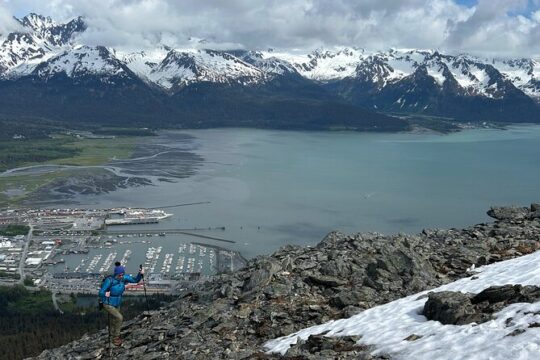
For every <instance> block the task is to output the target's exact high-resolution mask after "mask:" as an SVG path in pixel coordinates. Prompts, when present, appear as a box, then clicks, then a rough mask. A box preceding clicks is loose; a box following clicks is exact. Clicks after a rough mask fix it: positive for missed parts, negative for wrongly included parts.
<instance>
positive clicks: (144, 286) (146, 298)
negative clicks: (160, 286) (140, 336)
mask: <svg viewBox="0 0 540 360" xmlns="http://www.w3.org/2000/svg"><path fill="white" fill-rule="evenodd" d="M139 271H142V264H140V265H139ZM141 277H142V279H143V289H144V299H145V300H146V311H147V312H148V314H150V307H149V306H148V297H147V296H146V280H145V279H144V274H141Z"/></svg>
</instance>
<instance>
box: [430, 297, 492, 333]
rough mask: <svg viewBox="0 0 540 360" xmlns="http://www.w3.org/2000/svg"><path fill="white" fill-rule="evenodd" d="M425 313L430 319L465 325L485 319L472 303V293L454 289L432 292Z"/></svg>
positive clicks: (447, 323) (448, 323) (446, 323)
mask: <svg viewBox="0 0 540 360" xmlns="http://www.w3.org/2000/svg"><path fill="white" fill-rule="evenodd" d="M423 315H424V316H425V317H426V318H427V319H428V320H436V321H439V322H440V323H442V324H445V325H450V324H451V325H463V324H469V323H472V322H481V321H482V320H484V317H483V316H482V315H480V314H478V313H477V312H476V309H475V308H474V306H473V304H472V303H471V295H468V294H463V293H460V292H454V291H441V292H437V293H430V294H429V296H428V300H427V301H426V304H425V305H424V311H423Z"/></svg>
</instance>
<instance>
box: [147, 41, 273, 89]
mask: <svg viewBox="0 0 540 360" xmlns="http://www.w3.org/2000/svg"><path fill="white" fill-rule="evenodd" d="M147 77H148V79H149V80H150V81H152V82H154V83H156V84H158V85H159V86H161V87H163V88H165V89H171V88H173V87H181V86H185V85H187V84H190V83H192V82H214V83H228V84H232V83H237V84H241V85H247V84H253V83H257V82H261V81H263V80H264V79H265V74H264V72H263V71H261V70H260V69H258V68H256V67H255V66H253V65H250V64H248V63H247V62H245V61H243V60H240V59H239V58H237V57H235V56H233V55H231V54H229V53H227V52H224V51H214V50H194V49H187V50H171V51H170V52H169V53H168V54H167V56H166V57H165V59H163V61H161V63H160V64H159V65H158V66H156V67H155V68H153V69H152V71H151V72H150V73H149V74H148V76H147Z"/></svg>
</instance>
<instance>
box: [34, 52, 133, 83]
mask: <svg viewBox="0 0 540 360" xmlns="http://www.w3.org/2000/svg"><path fill="white" fill-rule="evenodd" d="M31 75H33V76H35V77H37V78H39V79H43V80H49V79H50V78H52V77H54V76H59V75H65V76H67V77H69V78H80V77H85V76H86V77H87V76H99V77H100V78H101V79H102V81H103V82H106V81H110V80H111V79H113V78H122V77H130V76H131V75H132V74H131V71H130V70H129V69H128V67H127V66H126V65H125V64H124V63H123V62H121V61H120V60H118V59H117V58H116V57H115V56H114V55H113V54H112V53H111V52H110V51H109V50H108V49H107V48H105V47H103V46H97V47H90V46H79V47H75V48H73V49H69V50H67V51H65V52H63V53H61V54H59V55H56V56H54V57H52V58H50V59H48V60H47V61H45V62H42V63H40V64H39V65H38V66H37V67H36V68H35V69H34V71H33V72H32V73H31Z"/></svg>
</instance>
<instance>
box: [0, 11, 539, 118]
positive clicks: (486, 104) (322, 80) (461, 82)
mask: <svg viewBox="0 0 540 360" xmlns="http://www.w3.org/2000/svg"><path fill="white" fill-rule="evenodd" d="M18 22H19V24H20V27H21V30H20V31H18V32H13V33H10V34H4V35H2V36H0V84H1V83H5V84H8V85H10V86H11V85H13V84H14V83H17V82H20V83H23V84H26V83H27V80H28V79H32V84H33V86H38V84H40V83H41V84H50V82H51V81H54V80H55V79H56V78H58V77H59V76H60V75H61V74H65V79H69V81H71V82H72V84H78V86H84V84H86V83H87V81H83V82H81V81H79V80H80V78H81V77H85V78H88V77H93V81H92V84H98V83H101V84H102V85H103V86H107V85H111V84H113V83H114V84H115V86H117V87H118V86H119V84H122V82H120V83H119V82H118V79H121V78H123V79H133V80H136V81H138V85H137V86H140V84H143V86H146V87H148V89H146V90H145V91H151V92H152V93H154V94H155V96H156V97H157V98H159V97H162V96H165V97H168V96H171V95H175V94H178V93H180V92H185V90H186V89H189V88H193V87H194V86H195V87H198V86H199V85H201V86H203V88H204V89H205V90H204V91H206V92H208V91H211V87H212V86H217V87H220V88H224V87H225V88H226V87H228V88H236V89H238V88H244V89H248V91H246V92H244V93H242V94H243V95H241V96H245V95H246V94H248V93H250V92H251V94H254V93H253V91H254V90H253V89H256V91H262V93H261V96H263V97H269V96H270V97H273V98H275V96H276V95H278V97H281V98H291V97H293V98H303V99H317V101H323V100H324V101H331V102H335V101H337V102H341V103H348V104H350V105H352V106H355V107H362V108H366V109H371V110H372V111H386V112H397V113H406V114H407V113H413V114H425V115H436V116H445V117H450V118H455V119H457V120H465V121H503V122H504V121H506V122H513V121H520V122H540V115H539V114H540V112H539V111H538V106H539V105H538V103H540V63H539V62H538V61H537V60H535V59H486V58H479V57H475V56H470V55H467V54H459V55H452V54H444V53H441V52H439V51H434V50H418V49H390V50H388V51H376V52H373V51H367V50H364V49H361V48H357V47H349V48H339V49H333V50H329V49H318V50H315V51H312V52H309V53H302V52H298V51H294V52H281V51H275V50H268V51H250V50H237V49H234V50H230V51H221V50H220V51H216V50H211V49H175V48H170V47H167V46H164V45H161V44H157V45H156V47H155V48H153V49H144V50H140V51H135V52H126V51H122V50H118V49H112V48H105V47H102V46H87V45H86V44H84V43H81V41H82V40H81V39H82V37H80V36H79V35H80V34H81V33H82V32H84V31H85V30H86V27H87V26H86V24H85V22H84V20H83V19H82V18H80V17H79V18H76V19H73V20H71V21H69V22H66V23H62V24H60V23H56V22H54V21H53V20H52V19H51V18H48V17H43V16H41V15H36V14H30V15H28V16H26V17H24V18H22V19H18ZM201 44H203V43H201V42H200V41H198V42H197V43H196V45H197V46H200V45H201ZM65 79H64V80H65ZM87 80H88V79H87ZM115 81H116V82H115ZM197 91H198V92H197V93H196V94H195V95H197V96H199V97H200V98H204V97H205V96H206V97H207V95H205V94H203V93H201V90H200V89H199V90H197ZM239 94H240V93H235V96H239ZM185 95H186V94H185V93H184V95H183V96H185ZM212 96H216V95H215V94H213V95H212ZM220 96H224V95H223V94H221V95H220ZM192 100H193V99H192ZM238 101H241V100H240V99H238ZM156 106H157V105H156ZM251 111H253V110H251Z"/></svg>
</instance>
